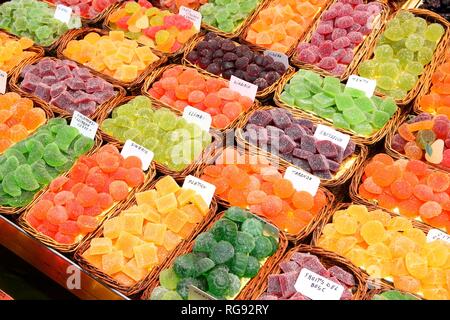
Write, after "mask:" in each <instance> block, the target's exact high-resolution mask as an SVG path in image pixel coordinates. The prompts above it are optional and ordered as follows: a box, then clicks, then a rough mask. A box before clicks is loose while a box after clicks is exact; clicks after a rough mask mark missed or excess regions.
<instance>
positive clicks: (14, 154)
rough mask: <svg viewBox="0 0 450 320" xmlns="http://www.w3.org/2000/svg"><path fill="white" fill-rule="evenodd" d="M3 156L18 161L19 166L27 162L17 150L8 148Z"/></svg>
mask: <svg viewBox="0 0 450 320" xmlns="http://www.w3.org/2000/svg"><path fill="white" fill-rule="evenodd" d="M4 155H5V157H7V158H9V157H15V158H16V159H17V160H18V161H19V164H23V163H26V162H27V159H25V156H24V155H23V153H22V152H20V151H19V150H17V149H16V148H14V147H12V148H9V149H8V150H6V151H5V153H4Z"/></svg>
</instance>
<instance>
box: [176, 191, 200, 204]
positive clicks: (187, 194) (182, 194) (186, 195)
mask: <svg viewBox="0 0 450 320" xmlns="http://www.w3.org/2000/svg"><path fill="white" fill-rule="evenodd" d="M196 194H197V193H196V192H195V191H194V190H192V189H186V188H184V189H183V188H182V189H180V190H179V191H178V193H177V200H178V204H179V205H180V206H184V205H185V204H188V203H189V202H191V200H192V198H193V197H194V196H195V195H196Z"/></svg>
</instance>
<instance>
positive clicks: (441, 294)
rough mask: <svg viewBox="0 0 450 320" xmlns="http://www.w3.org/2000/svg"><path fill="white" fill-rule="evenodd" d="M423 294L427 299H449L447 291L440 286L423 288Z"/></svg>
mask: <svg viewBox="0 0 450 320" xmlns="http://www.w3.org/2000/svg"><path fill="white" fill-rule="evenodd" d="M423 296H424V297H425V299H428V300H449V292H448V290H447V289H444V288H442V287H438V288H427V289H423Z"/></svg>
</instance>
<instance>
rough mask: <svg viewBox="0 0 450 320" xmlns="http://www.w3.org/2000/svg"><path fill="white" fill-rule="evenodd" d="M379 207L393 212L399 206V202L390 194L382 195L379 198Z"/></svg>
mask: <svg viewBox="0 0 450 320" xmlns="http://www.w3.org/2000/svg"><path fill="white" fill-rule="evenodd" d="M377 201H378V205H379V206H380V207H383V208H385V209H388V210H391V209H393V208H395V207H396V206H397V200H396V199H395V198H394V197H393V196H392V195H390V194H388V193H383V194H380V195H379V196H378V197H377Z"/></svg>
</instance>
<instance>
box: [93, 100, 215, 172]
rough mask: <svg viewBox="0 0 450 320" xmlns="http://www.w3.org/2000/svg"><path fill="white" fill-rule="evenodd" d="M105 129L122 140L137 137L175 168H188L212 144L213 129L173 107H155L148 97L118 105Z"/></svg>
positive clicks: (159, 158)
mask: <svg viewBox="0 0 450 320" xmlns="http://www.w3.org/2000/svg"><path fill="white" fill-rule="evenodd" d="M101 129H102V130H103V131H104V132H106V133H107V134H109V135H111V136H113V137H114V138H116V139H118V140H120V141H122V142H125V141H126V140H128V139H129V140H133V141H134V142H136V143H138V144H140V145H142V146H144V147H145V148H147V149H149V150H151V151H152V152H153V153H154V155H155V156H154V160H155V161H156V162H158V163H160V164H162V165H164V166H166V167H167V168H169V169H170V170H174V171H181V170H183V169H185V168H186V167H187V166H188V165H189V164H191V163H192V162H194V161H195V160H196V159H197V158H198V157H199V155H200V154H201V153H202V151H203V150H204V149H205V148H206V147H207V146H208V145H209V144H210V143H211V135H210V134H209V132H206V131H204V130H202V129H201V128H200V127H199V126H197V125H195V124H192V123H188V122H187V121H186V120H185V119H184V118H182V117H179V116H177V115H176V114H175V113H174V112H173V111H171V110H169V109H166V108H159V109H153V108H152V103H151V101H150V99H149V98H147V97H145V96H138V97H135V98H134V99H133V100H130V101H129V102H128V103H126V104H123V105H121V106H119V107H117V108H115V109H114V110H113V112H112V114H111V118H109V119H105V120H104V121H103V122H102V124H101Z"/></svg>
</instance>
